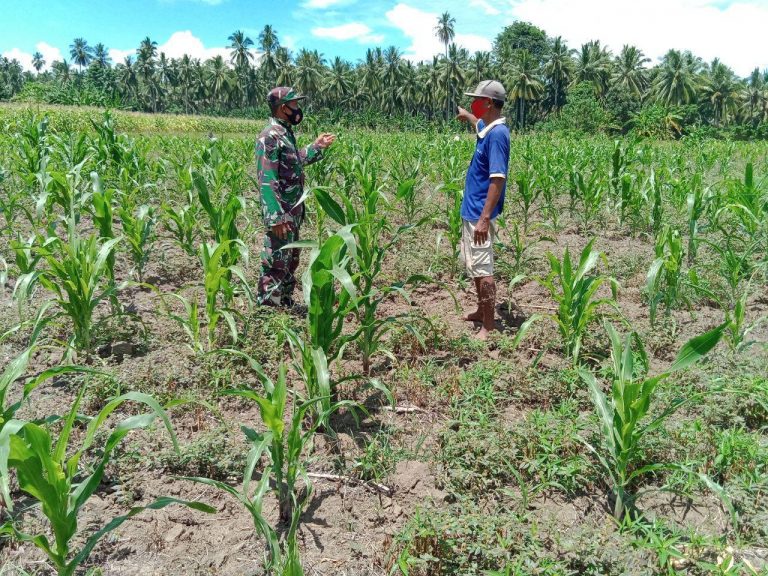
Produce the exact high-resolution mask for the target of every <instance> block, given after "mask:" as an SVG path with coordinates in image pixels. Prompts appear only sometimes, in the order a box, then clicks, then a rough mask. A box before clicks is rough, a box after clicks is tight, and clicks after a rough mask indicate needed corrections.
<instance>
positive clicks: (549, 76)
mask: <svg viewBox="0 0 768 576" xmlns="http://www.w3.org/2000/svg"><path fill="white" fill-rule="evenodd" d="M572 52H573V50H570V49H569V48H568V45H567V44H566V43H565V42H563V39H562V37H560V36H558V37H557V38H555V39H554V41H553V42H552V49H551V50H550V51H549V55H548V57H547V61H546V63H545V64H544V77H545V78H546V80H547V83H548V84H549V85H550V86H551V87H552V101H553V103H554V105H553V108H554V109H555V112H556V113H557V112H558V111H559V110H560V91H561V90H564V88H565V87H566V86H567V85H568V84H569V83H570V82H571V77H572V75H573V60H572V59H571V53H572Z"/></svg>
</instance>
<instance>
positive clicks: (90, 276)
mask: <svg viewBox="0 0 768 576" xmlns="http://www.w3.org/2000/svg"><path fill="white" fill-rule="evenodd" d="M118 242H120V238H112V239H110V240H107V241H106V242H103V243H101V242H99V240H98V239H97V238H96V236H94V235H91V236H89V237H87V238H83V237H81V236H79V235H78V234H77V232H76V231H75V230H74V229H70V237H69V240H68V241H66V242H65V241H63V240H60V239H58V238H56V239H55V240H54V241H53V242H51V243H50V244H48V246H46V247H45V248H43V249H41V253H42V254H43V257H44V258H45V261H46V263H47V264H48V269H47V270H45V271H44V272H43V273H42V274H41V275H40V283H41V284H42V285H43V286H44V287H45V288H46V289H48V290H50V291H51V292H53V295H54V300H55V302H56V304H57V305H58V306H59V307H60V308H61V310H62V312H61V313H60V315H64V316H66V317H67V318H68V319H69V321H70V322H71V324H72V329H73V335H72V340H71V346H72V347H73V348H74V349H75V350H78V351H84V352H86V353H89V352H90V351H91V349H92V339H93V325H94V322H93V319H94V313H95V311H96V308H97V307H98V306H99V304H100V303H101V302H102V300H104V299H105V298H111V297H112V296H114V295H115V294H116V293H117V292H118V291H119V290H120V289H121V288H122V285H121V286H115V285H113V284H112V283H111V282H110V281H109V272H108V267H107V261H108V259H109V256H110V254H111V253H112V251H113V250H114V249H115V246H116V245H117V243H118Z"/></svg>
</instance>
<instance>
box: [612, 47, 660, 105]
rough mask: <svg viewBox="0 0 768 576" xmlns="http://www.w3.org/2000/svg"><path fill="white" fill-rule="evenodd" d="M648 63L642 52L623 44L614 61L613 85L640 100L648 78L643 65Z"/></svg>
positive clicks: (646, 86)
mask: <svg viewBox="0 0 768 576" xmlns="http://www.w3.org/2000/svg"><path fill="white" fill-rule="evenodd" d="M650 61H651V60H650V58H646V57H645V54H643V51H642V50H640V49H639V48H636V47H635V46H630V45H628V44H625V45H624V46H623V47H622V48H621V54H619V55H618V56H616V58H615V59H614V65H613V76H612V81H613V84H614V85H617V86H619V87H621V88H622V89H624V90H627V91H628V92H631V93H632V94H634V95H635V96H636V97H637V98H640V97H641V96H642V95H643V94H644V93H645V90H646V88H648V76H647V71H646V69H645V66H644V65H645V64H646V63H647V62H650Z"/></svg>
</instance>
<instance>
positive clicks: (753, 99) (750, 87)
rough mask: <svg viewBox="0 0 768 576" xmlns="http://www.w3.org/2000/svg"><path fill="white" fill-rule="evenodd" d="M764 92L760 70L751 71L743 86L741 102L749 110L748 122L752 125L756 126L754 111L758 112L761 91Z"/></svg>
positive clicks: (761, 95) (761, 96)
mask: <svg viewBox="0 0 768 576" xmlns="http://www.w3.org/2000/svg"><path fill="white" fill-rule="evenodd" d="M764 90H765V82H764V79H763V75H762V74H760V69H759V68H755V69H754V70H752V74H750V75H749V78H748V79H747V83H746V84H745V86H744V89H743V92H742V100H743V102H744V104H745V107H746V108H748V109H749V114H748V117H749V121H750V122H752V124H753V125H756V124H757V121H756V119H755V110H757V111H758V112H759V111H760V101H761V99H762V98H763V91H764Z"/></svg>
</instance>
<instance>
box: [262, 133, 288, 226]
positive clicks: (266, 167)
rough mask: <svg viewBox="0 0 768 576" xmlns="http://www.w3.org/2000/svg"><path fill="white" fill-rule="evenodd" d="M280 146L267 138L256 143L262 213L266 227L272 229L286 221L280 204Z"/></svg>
mask: <svg viewBox="0 0 768 576" xmlns="http://www.w3.org/2000/svg"><path fill="white" fill-rule="evenodd" d="M279 166H280V145H279V143H278V142H277V141H276V139H275V138H273V137H270V136H266V137H263V138H259V140H258V141H257V142H256V174H257V177H258V180H259V193H260V195H261V213H262V217H263V219H264V225H265V226H267V227H272V226H274V225H275V224H281V223H282V222H283V221H284V217H285V214H284V212H285V211H284V210H283V207H282V205H281V204H280V200H281V194H280V173H279V170H278V169H279Z"/></svg>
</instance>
